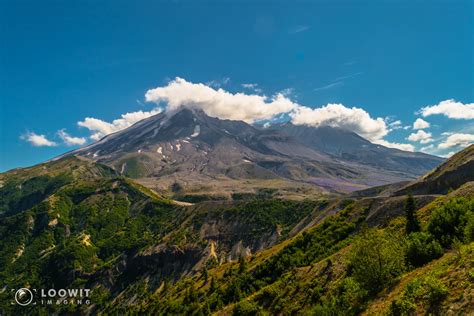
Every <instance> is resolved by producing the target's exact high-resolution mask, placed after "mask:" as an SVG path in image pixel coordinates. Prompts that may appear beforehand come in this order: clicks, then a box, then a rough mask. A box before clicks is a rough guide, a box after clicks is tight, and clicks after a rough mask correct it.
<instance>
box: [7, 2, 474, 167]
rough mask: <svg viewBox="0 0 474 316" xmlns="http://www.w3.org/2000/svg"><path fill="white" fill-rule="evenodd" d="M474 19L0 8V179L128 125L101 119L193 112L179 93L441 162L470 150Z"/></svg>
mask: <svg viewBox="0 0 474 316" xmlns="http://www.w3.org/2000/svg"><path fill="white" fill-rule="evenodd" d="M473 12H474V8H473V2H472V1H312V2H309V1H297V2H296V3H294V2H289V1H288V2H284V1H276V2H270V1H260V2H258V1H257V2H251V1H237V0H235V1H224V2H217V1H169V2H168V1H48V0H46V1H41V2H40V1H4V0H0V45H1V46H0V171H5V170H8V169H11V168H15V167H23V166H28V165H32V164H35V163H39V162H41V161H44V160H46V159H49V158H52V157H54V156H56V155H58V154H60V153H63V152H65V151H68V150H70V149H72V148H75V147H74V146H78V145H77V144H80V143H83V142H84V141H85V142H87V143H89V142H91V141H93V139H91V136H92V137H94V135H95V137H96V138H97V137H99V136H101V135H103V134H106V133H107V131H108V130H111V129H112V130H113V129H117V128H122V127H124V126H126V125H127V124H128V123H130V122H133V120H134V119H136V117H137V115H131V116H133V118H132V119H131V120H130V117H125V118H124V119H123V121H120V122H116V124H114V123H111V122H112V121H113V120H114V119H117V118H120V117H121V115H122V114H125V113H135V112H139V111H141V113H139V115H138V117H139V116H140V115H145V116H146V115H149V114H150V111H152V110H154V109H155V111H158V110H156V109H157V108H162V109H165V108H167V107H168V103H169V102H170V103H173V104H174V105H175V106H180V105H181V103H183V102H188V103H189V102H190V103H192V102H193V96H188V98H187V99H182V98H181V95H182V94H186V93H189V91H196V93H198V94H199V93H202V94H203V95H204V96H205V97H209V96H210V97H209V100H211V99H212V100H214V99H213V98H212V96H215V97H216V98H222V102H219V105H216V104H210V103H206V104H204V105H203V104H199V106H202V107H204V108H205V109H209V111H211V112H213V113H217V114H216V116H223V117H229V115H230V116H232V115H234V114H228V113H227V112H226V111H225V109H222V108H218V106H226V105H227V104H229V106H234V105H235V103H236V102H239V100H241V99H239V98H238V97H239V96H240V95H237V94H236V93H239V92H240V93H242V94H245V95H248V96H252V95H257V96H258V95H259V96H261V98H260V99H256V98H249V99H245V98H244V99H243V100H244V101H243V102H247V101H248V102H249V103H248V104H246V105H245V104H244V105H243V107H242V108H239V109H238V110H237V112H236V113H241V112H242V111H244V112H245V111H246V109H249V108H250V109H254V108H256V109H260V108H259V107H261V108H262V109H263V108H265V109H264V110H263V112H259V113H257V114H255V113H253V114H251V115H256V116H255V117H254V119H253V118H252V117H251V115H250V114H249V115H250V116H249V115H246V114H245V113H244V114H235V115H236V116H235V118H236V119H243V118H246V120H247V121H249V122H250V121H258V120H262V119H263V120H269V121H271V120H272V117H276V116H278V117H280V116H281V115H280V114H281V113H280V112H278V111H274V112H271V111H270V112H271V113H270V114H268V113H267V112H268V111H267V110H268V109H269V108H272V107H273V108H272V109H275V108H278V107H282V106H283V107H284V106H287V105H288V104H290V103H291V104H290V105H289V108H287V109H286V110H281V112H282V113H283V112H285V113H286V114H285V115H286V117H290V118H293V120H294V122H296V123H299V124H308V125H318V124H331V125H338V126H341V127H346V128H349V129H353V130H354V131H356V132H358V133H360V134H363V136H365V137H367V138H370V139H371V140H373V141H376V142H379V143H381V144H388V145H390V144H394V143H397V144H405V147H403V148H411V149H414V150H421V149H422V148H423V151H425V152H430V153H433V154H438V155H447V154H449V153H452V152H455V151H457V150H460V149H461V148H462V147H464V146H466V145H467V144H469V143H472V142H474V114H472V113H473V112H474V104H473V102H474V99H473V94H474V93H473V92H474V91H473V90H474V88H473V87H474V82H473V74H474V66H473V65H474V62H473V56H474V52H473V50H474V49H473V45H474V39H473V34H474V33H473V32H472V30H473V26H474V25H473V21H474V17H473V15H474V13H473ZM176 78H181V79H176ZM255 84H256V85H255ZM242 85H246V86H245V87H244V86H242ZM206 86H209V87H210V88H211V89H212V91H211V90H206V89H205V87H206ZM159 87H161V90H151V89H155V88H159ZM219 88H220V89H222V90H221V91H220V92H219V91H218V89H219ZM149 90H150V91H151V92H150V94H149V97H148V101H152V102H146V101H147V100H146V98H145V93H147V91H149ZM263 95H265V96H266V98H264V97H262V96H263ZM279 95H280V96H281V98H280V99H278V96H279ZM180 98H181V99H180ZM206 100H207V99H206ZM153 101H154V102H156V103H154V102H153ZM443 101H445V102H444V103H443ZM180 102H181V103H180ZM206 102H207V101H206ZM209 102H213V101H209ZM252 102H256V104H254V103H252ZM288 102H289V103H288ZM157 103H159V104H157ZM328 104H329V105H331V104H332V105H331V106H328ZM335 105H337V106H335ZM246 106H247V107H246ZM353 108H356V109H353ZM422 108H425V111H424V112H420V109H422ZM312 109H316V110H314V111H312ZM239 111H240V112H239ZM151 113H154V112H151ZM226 113H227V114H226ZM275 113H277V114H278V115H277V114H275ZM288 113H290V114H288ZM416 113H417V114H416ZM273 114H275V115H274V116H272V115H273ZM239 115H241V116H239ZM265 115H267V116H265ZM269 115H270V116H271V117H270V116H269ZM86 117H89V118H96V119H97V120H101V121H99V123H98V124H99V125H100V124H102V123H100V122H103V123H104V124H105V125H104V126H105V127H104V126H102V125H101V126H102V129H101V126H99V127H98V126H97V124H96V125H94V124H95V123H97V122H98V121H94V122H93V123H94V124H92V125H91V124H89V123H91V122H90V121H89V122H86V121H85V118H86ZM231 118H233V117H231ZM351 118H352V119H351ZM354 118H360V119H358V121H360V122H362V123H363V124H361V125H363V126H359V125H357V122H354ZM417 118H420V119H423V120H424V121H425V122H428V123H429V127H427V125H426V124H425V123H420V122H419V123H420V124H418V128H416V129H414V128H413V123H414V121H415V120H416V119H417ZM377 119H380V120H382V121H383V123H382V122H381V121H380V120H377ZM398 120H399V121H401V123H399V124H398V123H394V122H396V121H398ZM78 122H83V124H78ZM107 122H109V123H107ZM107 124H109V125H107ZM371 124H372V125H371ZM383 124H385V126H382V125H383ZM81 125H82V126H81ZM93 125H94V126H93ZM367 126H369V127H371V128H372V127H373V128H372V129H370V130H367ZM420 131H422V132H420ZM428 134H429V136H427V135H428ZM410 135H412V136H411V137H410ZM413 135H415V136H413ZM35 136H37V137H36V138H35ZM38 137H39V138H38ZM68 137H69V138H68ZM68 143H69V145H68ZM71 144H72V145H71ZM74 144H75V145H74ZM394 146H398V145H394ZM400 146H402V145H400ZM406 146H411V147H406Z"/></svg>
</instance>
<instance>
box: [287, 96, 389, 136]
mask: <svg viewBox="0 0 474 316" xmlns="http://www.w3.org/2000/svg"><path fill="white" fill-rule="evenodd" d="M290 117H291V118H292V123H293V124H295V125H309V126H334V127H341V128H344V129H348V130H350V131H353V132H355V133H357V134H359V135H361V136H362V137H365V138H367V139H368V140H371V141H375V140H380V139H382V137H384V136H385V135H387V134H388V128H387V124H386V123H385V121H384V119H382V118H380V117H378V118H372V117H370V114H369V113H367V112H366V111H365V110H363V109H360V108H356V107H353V108H347V107H345V106H344V105H342V104H331V103H330V104H328V105H326V106H323V107H321V108H315V109H312V108H309V107H306V106H298V107H296V108H295V110H294V111H293V112H291V113H290Z"/></svg>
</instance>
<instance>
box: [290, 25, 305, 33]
mask: <svg viewBox="0 0 474 316" xmlns="http://www.w3.org/2000/svg"><path fill="white" fill-rule="evenodd" d="M310 28H311V26H309V25H298V26H296V27H294V28H292V29H291V30H289V31H288V33H289V34H296V33H301V32H306V31H307V30H309V29H310Z"/></svg>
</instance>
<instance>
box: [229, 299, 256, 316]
mask: <svg viewBox="0 0 474 316" xmlns="http://www.w3.org/2000/svg"><path fill="white" fill-rule="evenodd" d="M232 315H235V316H240V315H242V316H244V315H245V316H252V315H262V308H261V307H260V306H258V305H257V304H256V303H255V302H251V301H247V300H244V301H242V302H240V303H238V304H237V305H236V306H235V308H234V310H233V311H232Z"/></svg>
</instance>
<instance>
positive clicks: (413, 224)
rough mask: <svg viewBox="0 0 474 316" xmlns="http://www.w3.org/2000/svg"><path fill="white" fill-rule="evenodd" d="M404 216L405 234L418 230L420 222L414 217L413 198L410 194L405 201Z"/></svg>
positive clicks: (414, 205)
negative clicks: (405, 221)
mask: <svg viewBox="0 0 474 316" xmlns="http://www.w3.org/2000/svg"><path fill="white" fill-rule="evenodd" d="M405 217H406V220H407V223H406V228H405V231H406V233H407V234H409V233H413V232H418V231H420V222H418V218H417V217H416V204H415V199H414V198H413V196H412V195H411V194H410V195H409V196H408V197H407V199H406V201H405Z"/></svg>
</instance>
